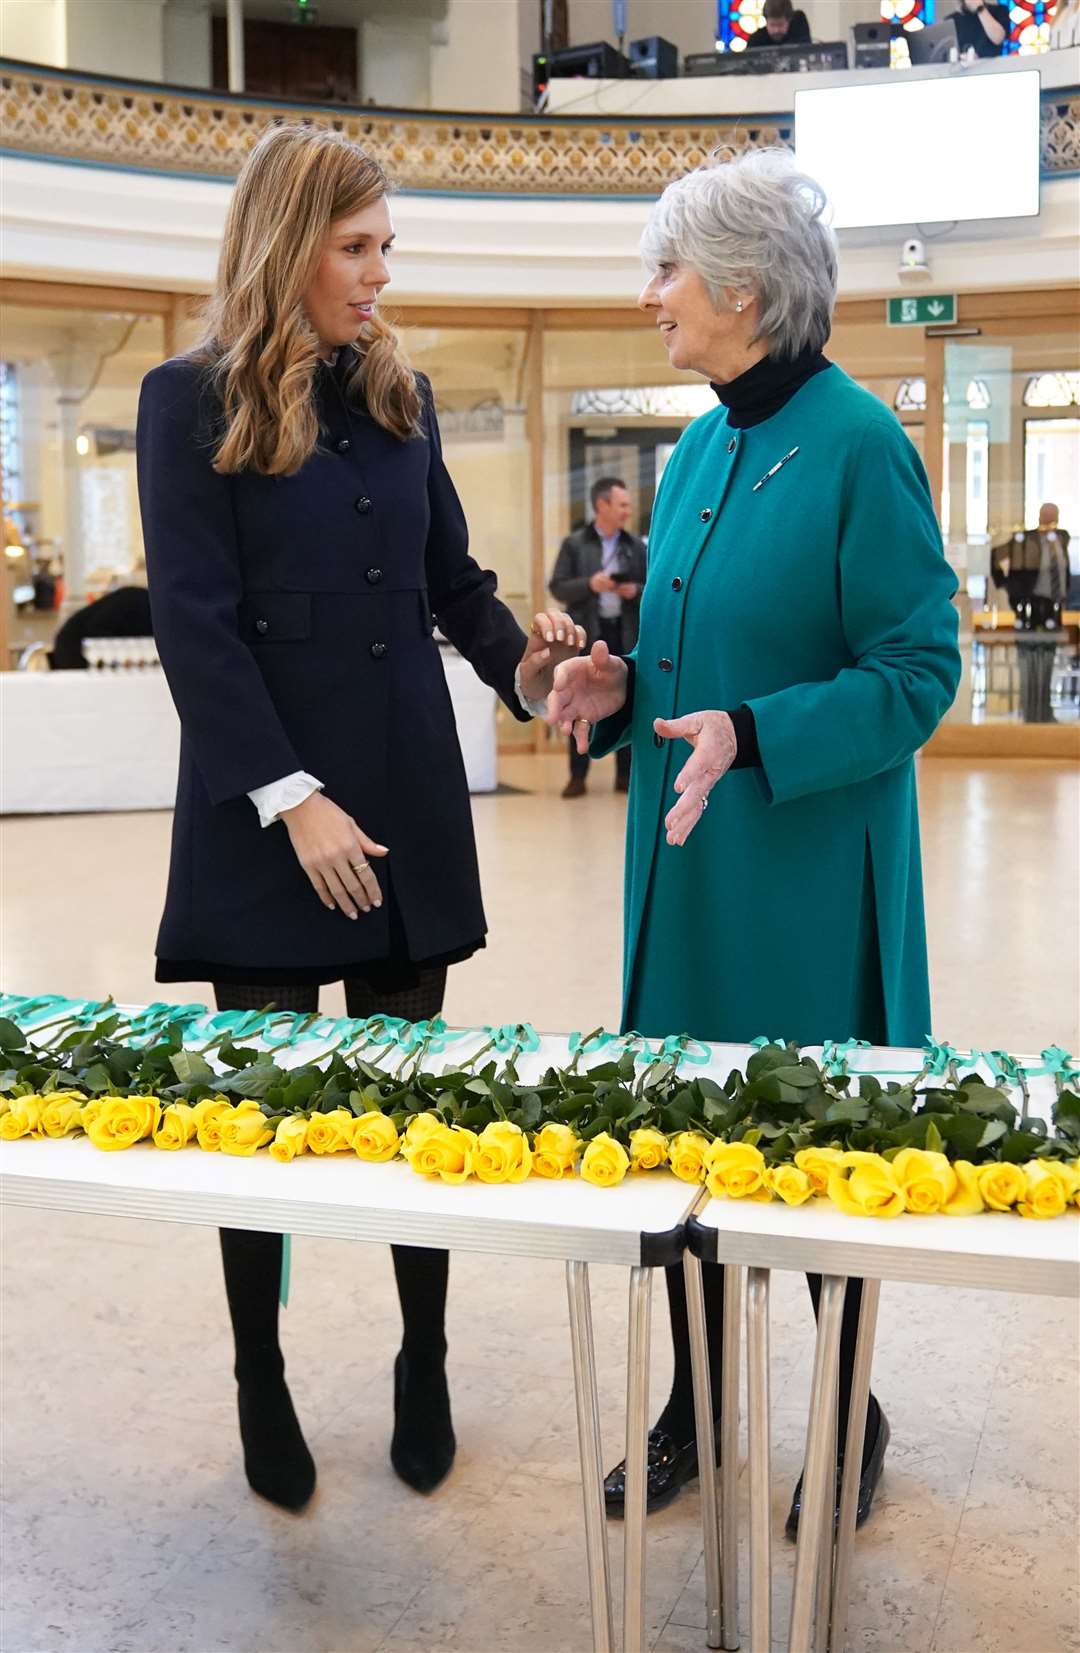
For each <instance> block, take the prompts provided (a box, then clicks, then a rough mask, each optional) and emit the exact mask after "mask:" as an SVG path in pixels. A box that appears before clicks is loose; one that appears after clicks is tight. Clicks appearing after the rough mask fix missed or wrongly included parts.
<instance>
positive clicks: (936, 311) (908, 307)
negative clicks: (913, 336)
mask: <svg viewBox="0 0 1080 1653" xmlns="http://www.w3.org/2000/svg"><path fill="white" fill-rule="evenodd" d="M887 303H888V307H889V310H888V320H889V326H890V327H932V326H934V324H935V323H937V324H939V325H940V324H941V323H945V324H948V323H949V322H954V321H955V320H956V294H955V293H920V294H919V295H918V297H917V298H916V297H914V296H913V297H911V298H891V299H889V300H888V301H887Z"/></svg>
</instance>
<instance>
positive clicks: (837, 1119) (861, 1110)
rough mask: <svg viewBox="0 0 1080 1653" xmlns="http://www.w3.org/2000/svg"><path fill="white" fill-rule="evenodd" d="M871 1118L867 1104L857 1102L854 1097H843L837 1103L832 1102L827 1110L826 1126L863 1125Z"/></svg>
mask: <svg viewBox="0 0 1080 1653" xmlns="http://www.w3.org/2000/svg"><path fill="white" fill-rule="evenodd" d="M869 1117H870V1107H869V1104H868V1103H866V1102H861V1101H856V1099H855V1097H853V1096H842V1097H840V1098H839V1100H838V1101H836V1102H830V1104H829V1106H828V1107H827V1108H826V1110H825V1122H826V1124H829V1125H833V1124H850V1125H856V1124H857V1125H861V1124H863V1123H864V1122H865V1121H866V1120H867V1119H868V1118H869Z"/></svg>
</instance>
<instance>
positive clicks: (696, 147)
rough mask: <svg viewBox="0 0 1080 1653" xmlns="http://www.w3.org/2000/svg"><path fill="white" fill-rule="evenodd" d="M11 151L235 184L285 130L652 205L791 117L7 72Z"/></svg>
mask: <svg viewBox="0 0 1080 1653" xmlns="http://www.w3.org/2000/svg"><path fill="white" fill-rule="evenodd" d="M0 94H2V100H0V106H2V135H0V143H2V145H3V148H4V149H5V150H6V151H7V152H8V153H9V154H10V153H17V154H21V155H38V156H42V155H43V156H49V157H51V158H54V159H60V160H70V161H79V162H82V163H84V164H85V163H91V164H94V165H98V166H114V167H122V168H125V169H129V170H131V171H138V172H157V173H163V172H164V173H174V174H176V175H178V176H188V177H192V176H195V177H208V176H211V177H224V178H231V177H235V175H236V173H237V172H238V171H239V169H240V166H241V164H242V163H243V160H244V157H245V156H246V155H247V152H248V150H249V149H250V148H251V146H252V144H253V143H254V142H255V140H256V138H257V136H258V134H259V132H260V131H261V129H262V128H263V127H264V126H266V125H267V124H268V123H269V122H271V121H275V120H310V121H314V122H316V123H318V124H325V125H328V126H332V127H333V128H335V130H337V131H340V132H344V133H345V134H346V136H347V137H350V138H353V139H355V140H356V141H357V142H358V143H361V144H363V145H364V147H365V148H366V149H368V150H370V151H371V153H372V154H373V155H375V156H376V157H377V158H378V159H379V160H380V161H381V162H382V163H383V165H384V166H385V167H386V168H387V170H388V171H389V173H390V175H391V176H392V177H393V179H394V180H395V182H396V183H397V184H398V185H399V186H400V187H402V188H404V189H410V190H432V191H436V190H437V191H446V190H467V191H472V192H474V193H484V194H494V195H499V194H504V195H505V194H513V195H589V196H653V195H656V194H657V193H658V192H659V191H660V190H661V189H663V187H664V185H665V184H667V183H669V182H670V180H671V179H672V178H674V177H677V176H678V175H679V174H680V173H683V172H687V171H689V170H690V168H691V167H695V166H698V165H700V164H701V162H702V161H703V160H705V159H706V158H707V157H708V156H709V155H710V154H711V153H712V152H713V151H714V150H716V149H717V148H719V149H720V151H721V152H723V151H725V150H726V151H729V152H730V153H731V154H735V153H738V152H739V151H741V150H744V149H755V148H761V147H764V146H767V145H772V144H785V145H791V143H792V141H793V131H794V117H793V116H792V115H790V114H770V115H762V116H745V115H742V116H740V117H739V118H738V120H734V119H725V118H724V117H722V116H721V117H719V118H717V119H709V118H708V117H705V116H697V117H694V118H692V119H670V118H665V119H650V120H644V119H637V120H634V119H631V118H622V119H617V120H612V119H608V118H606V117H605V118H602V119H601V118H594V119H581V118H576V119H566V118H558V117H550V116H549V117H543V116H525V115H523V116H506V115H493V116H486V115H454V114H442V113H427V112H423V113H420V112H411V111H400V110H387V109H366V108H365V109H353V110H350V109H347V108H343V107H342V106H341V105H340V104H335V105H329V106H327V105H317V104H311V105H307V104H296V103H289V104H286V103H274V102H270V101H267V100H265V99H257V98H245V97H243V96H232V95H230V94H227V93H206V92H193V91H184V90H176V89H173V88H169V87H163V86H158V85H145V84H135V83H132V82H126V81H118V80H110V79H107V78H103V77H100V76H97V77H95V76H88V75H79V74H75V73H73V72H70V71H67V70H51V69H43V68H38V67H36V66H34V65H28V64H24V63H20V64H16V63H11V62H5V61H3V60H0ZM1041 155H1042V168H1043V173H1044V175H1045V176H1049V177H1055V176H1061V175H1063V174H1067V173H1073V172H1078V171H1080V90H1078V89H1071V90H1067V91H1061V90H1055V91H1051V92H1045V93H1044V95H1043V101H1042V119H1041Z"/></svg>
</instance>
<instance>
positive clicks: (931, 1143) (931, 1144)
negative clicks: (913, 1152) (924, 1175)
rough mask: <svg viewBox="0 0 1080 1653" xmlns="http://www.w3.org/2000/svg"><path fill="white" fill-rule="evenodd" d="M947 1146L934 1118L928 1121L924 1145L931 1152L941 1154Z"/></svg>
mask: <svg viewBox="0 0 1080 1653" xmlns="http://www.w3.org/2000/svg"><path fill="white" fill-rule="evenodd" d="M944 1146H945V1142H944V1139H943V1137H942V1135H941V1132H940V1131H939V1130H938V1128H937V1125H936V1124H935V1123H934V1121H933V1120H932V1119H928V1120H927V1121H926V1141H925V1143H924V1147H925V1148H926V1149H927V1151H928V1152H929V1153H932V1154H940V1153H941V1151H942V1149H943V1148H944Z"/></svg>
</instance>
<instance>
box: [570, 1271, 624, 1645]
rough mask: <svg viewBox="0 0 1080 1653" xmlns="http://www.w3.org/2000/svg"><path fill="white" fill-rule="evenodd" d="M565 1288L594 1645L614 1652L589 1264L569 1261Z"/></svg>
mask: <svg viewBox="0 0 1080 1653" xmlns="http://www.w3.org/2000/svg"><path fill="white" fill-rule="evenodd" d="M566 1292H567V1296H568V1298H569V1301H570V1347H571V1350H572V1352H573V1362H574V1399H575V1401H576V1403H577V1425H578V1451H579V1453H580V1456H581V1490H582V1495H583V1497H584V1500H585V1558H586V1562H587V1565H588V1571H589V1603H590V1607H591V1611H592V1634H593V1649H594V1653H612V1649H613V1648H614V1645H615V1633H614V1629H613V1625H612V1614H611V1572H610V1566H609V1561H608V1543H607V1520H606V1512H605V1509H604V1468H603V1459H602V1457H601V1450H600V1401H599V1397H598V1395H597V1390H596V1350H595V1345H594V1343H593V1329H592V1304H591V1300H590V1297H589V1265H588V1263H579V1262H568V1263H567V1265H566Z"/></svg>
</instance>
